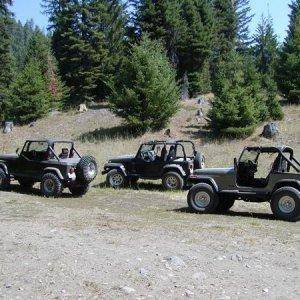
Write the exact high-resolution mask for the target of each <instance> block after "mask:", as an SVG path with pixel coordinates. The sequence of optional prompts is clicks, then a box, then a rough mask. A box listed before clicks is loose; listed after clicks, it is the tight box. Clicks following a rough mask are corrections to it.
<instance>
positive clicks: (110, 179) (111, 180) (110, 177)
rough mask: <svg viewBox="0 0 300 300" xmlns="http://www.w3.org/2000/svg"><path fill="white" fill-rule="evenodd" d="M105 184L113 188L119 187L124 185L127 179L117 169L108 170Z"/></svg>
mask: <svg viewBox="0 0 300 300" xmlns="http://www.w3.org/2000/svg"><path fill="white" fill-rule="evenodd" d="M106 184H107V185H108V186H110V187H112V188H114V189H121V188H123V187H125V186H126V184H127V179H126V177H125V175H124V174H123V172H121V171H119V170H116V169H114V170H110V171H109V172H108V174H107V176H106Z"/></svg>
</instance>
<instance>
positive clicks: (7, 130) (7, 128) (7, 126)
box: [3, 121, 14, 133]
mask: <svg viewBox="0 0 300 300" xmlns="http://www.w3.org/2000/svg"><path fill="white" fill-rule="evenodd" d="M13 127H14V123H13V122H10V121H7V122H3V133H10V132H12V130H13Z"/></svg>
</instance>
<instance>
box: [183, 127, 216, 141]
mask: <svg viewBox="0 0 300 300" xmlns="http://www.w3.org/2000/svg"><path fill="white" fill-rule="evenodd" d="M195 129H196V130H197V131H195ZM181 132H182V133H183V134H187V135H189V136H190V138H191V139H201V140H202V141H203V142H205V143H206V142H212V141H214V140H216V139H217V137H216V136H215V134H214V133H213V132H212V130H211V129H210V127H209V126H208V125H204V126H202V125H188V126H186V127H185V130H182V131H181Z"/></svg>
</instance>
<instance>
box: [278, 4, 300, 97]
mask: <svg viewBox="0 0 300 300" xmlns="http://www.w3.org/2000/svg"><path fill="white" fill-rule="evenodd" d="M290 9H291V13H290V15H289V17H290V24H289V29H288V35H287V38H286V40H285V42H284V46H283V49H282V51H281V54H280V61H279V64H278V68H277V82H278V85H279V88H280V90H281V91H282V92H283V94H284V95H285V96H288V95H289V93H290V92H291V91H296V90H298V91H299V90H300V76H299V74H300V0H294V1H293V2H292V3H291V4H290ZM299 94H300V92H298V97H300V95H299Z"/></svg>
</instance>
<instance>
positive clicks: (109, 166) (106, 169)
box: [103, 163, 127, 176]
mask: <svg viewBox="0 0 300 300" xmlns="http://www.w3.org/2000/svg"><path fill="white" fill-rule="evenodd" d="M111 170H119V171H121V172H122V173H123V174H124V176H127V173H126V169H125V167H124V165H123V164H120V163H106V164H105V165H104V172H103V173H104V174H106V173H108V172H109V171H111Z"/></svg>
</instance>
